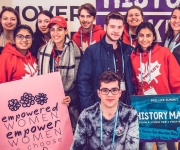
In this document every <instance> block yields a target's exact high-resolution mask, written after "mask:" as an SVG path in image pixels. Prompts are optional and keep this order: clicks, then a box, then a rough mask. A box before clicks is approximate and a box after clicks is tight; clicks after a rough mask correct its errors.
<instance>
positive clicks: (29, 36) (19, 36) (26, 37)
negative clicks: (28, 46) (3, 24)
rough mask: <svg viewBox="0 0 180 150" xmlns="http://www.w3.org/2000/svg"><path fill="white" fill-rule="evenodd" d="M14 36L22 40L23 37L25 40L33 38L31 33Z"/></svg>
mask: <svg viewBox="0 0 180 150" xmlns="http://www.w3.org/2000/svg"><path fill="white" fill-rule="evenodd" d="M16 38H17V39H18V40H23V39H24V38H25V39H26V40H27V41H30V40H32V39H33V37H32V35H26V36H24V35H22V34H18V35H16Z"/></svg>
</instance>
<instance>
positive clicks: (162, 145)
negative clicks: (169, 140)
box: [142, 142, 167, 150]
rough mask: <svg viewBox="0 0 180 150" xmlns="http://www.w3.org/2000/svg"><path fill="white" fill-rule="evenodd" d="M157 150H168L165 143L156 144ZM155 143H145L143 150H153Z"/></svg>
mask: <svg viewBox="0 0 180 150" xmlns="http://www.w3.org/2000/svg"><path fill="white" fill-rule="evenodd" d="M156 145H157V150H167V147H166V143H165V142H156ZM152 149H153V142H145V143H143V144H142V150H152Z"/></svg>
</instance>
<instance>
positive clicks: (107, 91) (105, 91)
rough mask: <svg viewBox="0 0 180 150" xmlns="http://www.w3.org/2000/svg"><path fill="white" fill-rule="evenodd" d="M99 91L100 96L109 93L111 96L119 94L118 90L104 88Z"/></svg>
mask: <svg viewBox="0 0 180 150" xmlns="http://www.w3.org/2000/svg"><path fill="white" fill-rule="evenodd" d="M100 91H101V93H102V95H108V94H109V92H111V93H112V95H117V94H118V93H119V89H118V88H112V89H111V90H109V89H106V88H104V89H101V90H100Z"/></svg>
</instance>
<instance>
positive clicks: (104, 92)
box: [71, 71, 139, 150]
mask: <svg viewBox="0 0 180 150" xmlns="http://www.w3.org/2000/svg"><path fill="white" fill-rule="evenodd" d="M121 93H122V91H121V89H120V77H119V76H118V75H117V74H116V73H114V72H112V71H106V72H104V73H102V75H101V76H100V78H99V89H98V90H97V94H98V96H99V98H100V99H101V101H100V102H97V103H95V104H94V105H93V106H90V107H89V108H86V109H84V110H83V112H82V113H81V115H80V117H79V120H78V124H77V126H76V131H75V135H74V142H73V144H72V146H71V150H83V149H84V148H87V149H92V150H104V149H107V150H109V149H111V150H123V149H125V150H138V149H139V125H138V116H137V111H136V110H135V109H134V108H133V107H131V106H129V105H126V104H124V103H122V102H121V101H119V98H120V97H121Z"/></svg>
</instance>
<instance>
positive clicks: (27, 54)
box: [0, 25, 37, 83]
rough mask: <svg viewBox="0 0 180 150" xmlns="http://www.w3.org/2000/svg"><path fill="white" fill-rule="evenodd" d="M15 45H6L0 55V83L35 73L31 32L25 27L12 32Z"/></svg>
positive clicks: (35, 65) (21, 26) (19, 27)
mask: <svg viewBox="0 0 180 150" xmlns="http://www.w3.org/2000/svg"><path fill="white" fill-rule="evenodd" d="M13 37H14V41H15V44H10V43H7V44H6V45H5V47H4V49H3V51H2V54H1V55H0V64H1V66H0V83H3V82H9V81H14V80H19V79H23V78H27V77H32V76H34V75H36V73H37V63H36V58H35V57H34V56H32V54H31V51H32V41H33V31H32V29H31V28H30V27H29V26H27V25H20V26H17V27H16V28H15V30H14V34H13Z"/></svg>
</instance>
